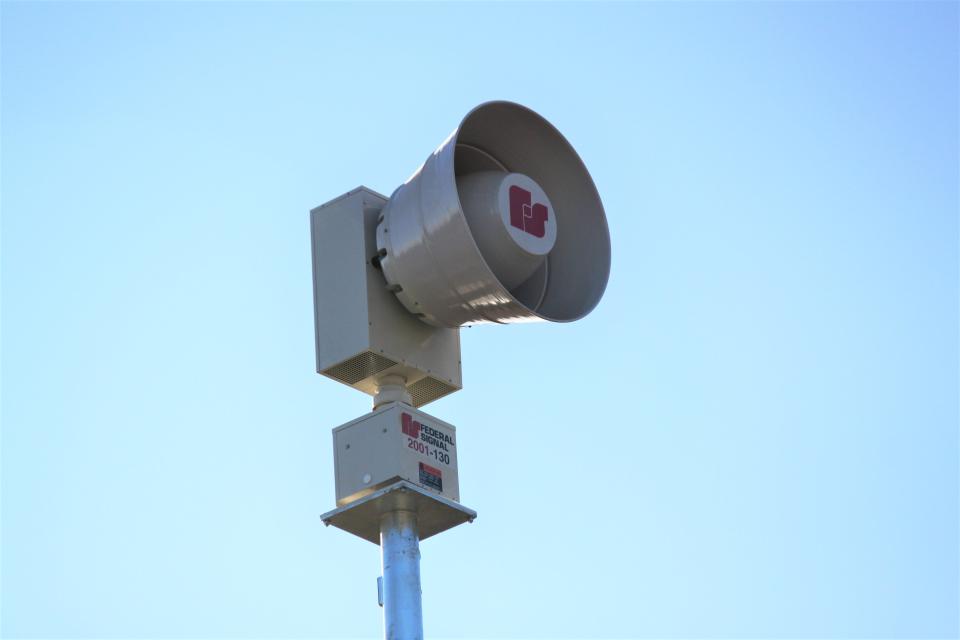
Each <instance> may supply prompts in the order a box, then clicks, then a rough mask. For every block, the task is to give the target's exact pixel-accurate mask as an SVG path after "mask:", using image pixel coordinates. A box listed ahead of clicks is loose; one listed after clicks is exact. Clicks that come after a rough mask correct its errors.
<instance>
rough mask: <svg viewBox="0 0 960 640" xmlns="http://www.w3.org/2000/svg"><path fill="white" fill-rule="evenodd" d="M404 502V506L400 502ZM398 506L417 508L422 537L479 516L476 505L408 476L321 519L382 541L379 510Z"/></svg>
mask: <svg viewBox="0 0 960 640" xmlns="http://www.w3.org/2000/svg"><path fill="white" fill-rule="evenodd" d="M401 504H402V505H403V506H402V507H401V506H399V505H401ZM397 508H403V509H410V510H412V511H416V512H417V529H418V530H419V532H420V539H421V540H426V539H427V538H429V537H430V536H432V535H436V534H438V533H442V532H444V531H446V530H447V529H452V528H453V527H455V526H457V525H458V524H463V523H464V522H473V521H474V519H475V518H476V517H477V512H476V511H474V510H473V509H468V508H466V507H464V506H462V505H460V504H457V503H456V502H454V501H452V500H448V499H446V498H444V497H442V496H439V495H436V494H433V493H430V492H428V491H427V490H425V489H421V488H420V487H418V486H416V485H414V484H411V483H409V482H407V481H406V480H400V481H399V482H395V483H394V484H391V485H389V486H386V487H384V488H383V489H379V490H377V491H375V492H373V493H371V494H370V495H368V496H364V497H363V498H360V499H359V500H357V501H356V502H351V503H350V504H348V505H346V506H343V507H340V508H339V509H334V510H333V511H329V512H327V513H325V514H323V515H322V516H320V519H321V520H323V524H325V525H327V526H330V525H333V526H335V527H337V528H338V529H343V530H344V531H346V532H347V533H352V534H353V535H355V536H359V537H361V538H363V539H364V540H369V541H370V542H372V543H374V544H376V545H379V544H380V514H381V513H384V512H386V511H392V510H395V509H397Z"/></svg>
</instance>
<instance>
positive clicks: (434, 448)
mask: <svg viewBox="0 0 960 640" xmlns="http://www.w3.org/2000/svg"><path fill="white" fill-rule="evenodd" d="M400 431H401V433H402V434H403V435H404V436H405V437H406V441H407V448H408V449H412V450H413V451H415V452H416V453H418V454H419V455H421V456H423V457H424V458H426V459H428V460H429V461H430V464H425V463H423V462H421V463H420V483H421V484H423V485H424V486H426V487H431V488H434V489H437V490H442V489H440V487H441V486H442V485H443V481H442V480H441V473H440V471H439V470H438V469H437V468H436V467H434V466H432V465H433V464H440V465H446V466H449V465H450V462H451V460H452V457H451V456H452V454H453V452H454V451H455V450H456V446H457V443H456V442H455V441H454V439H453V437H452V436H451V435H450V434H449V433H447V432H446V431H442V430H440V429H436V428H434V427H431V426H430V425H428V424H423V423H422V422H420V421H419V420H415V419H414V418H413V416H412V415H410V414H409V413H401V414H400ZM434 472H435V473H434ZM424 478H426V480H424Z"/></svg>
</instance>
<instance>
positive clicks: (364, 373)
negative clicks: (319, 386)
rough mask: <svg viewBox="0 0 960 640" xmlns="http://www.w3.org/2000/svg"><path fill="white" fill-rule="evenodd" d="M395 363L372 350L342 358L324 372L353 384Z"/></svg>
mask: <svg viewBox="0 0 960 640" xmlns="http://www.w3.org/2000/svg"><path fill="white" fill-rule="evenodd" d="M395 364H397V363H396V362H394V361H393V360H391V359H390V358H385V357H383V356H381V355H379V354H376V353H373V352H372V351H366V352H364V353H361V354H360V355H357V356H354V357H352V358H350V359H349V360H344V361H343V362H341V363H340V364H338V365H334V366H332V367H330V368H329V369H327V370H326V371H324V373H325V374H327V375H328V376H330V377H331V378H336V379H337V380H339V381H340V382H345V383H346V384H350V385H353V384H356V383H358V382H360V381H361V380H363V379H364V378H369V377H370V376H375V375H377V374H378V373H380V372H381V371H383V370H385V369H389V368H390V367H392V366H393V365H395ZM418 384H419V383H418Z"/></svg>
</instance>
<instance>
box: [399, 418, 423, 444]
mask: <svg viewBox="0 0 960 640" xmlns="http://www.w3.org/2000/svg"><path fill="white" fill-rule="evenodd" d="M400 430H401V431H403V433H404V434H406V435H408V436H410V437H411V438H413V439H414V440H416V439H417V438H419V437H420V423H419V422H417V421H416V420H414V419H413V417H412V416H411V415H410V414H409V413H401V414H400Z"/></svg>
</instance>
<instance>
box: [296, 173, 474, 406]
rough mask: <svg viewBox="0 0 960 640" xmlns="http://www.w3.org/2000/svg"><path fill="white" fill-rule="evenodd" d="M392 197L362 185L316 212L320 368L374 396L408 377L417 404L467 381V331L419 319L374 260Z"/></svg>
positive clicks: (312, 223)
mask: <svg viewBox="0 0 960 640" xmlns="http://www.w3.org/2000/svg"><path fill="white" fill-rule="evenodd" d="M386 201H387V199H386V198H384V197H383V196H382V195H380V194H378V193H376V192H374V191H371V190H370V189H367V188H366V187H358V188H357V189H354V190H353V191H350V192H349V193H346V194H344V195H342V196H340V197H338V198H335V199H334V200H331V201H330V202H327V203H326V204H324V205H321V206H319V207H317V208H315V209H314V210H313V211H311V213H310V235H311V243H312V244H311V248H312V256H313V290H314V320H315V331H316V348H317V372H318V373H322V374H323V375H326V376H327V377H330V378H333V379H334V380H337V381H338V382H342V383H344V384H346V385H349V386H352V387H353V388H355V389H359V390H360V391H363V392H364V393H368V394H370V395H374V394H375V393H376V392H377V387H378V380H380V379H381V378H383V377H385V376H388V375H393V374H396V375H399V376H401V377H402V378H404V379H405V381H406V385H407V391H408V392H409V393H410V396H411V398H412V402H413V404H414V405H415V406H421V405H423V404H426V403H428V402H430V401H432V400H436V399H437V398H440V397H442V396H444V395H447V394H449V393H452V392H453V391H457V390H459V389H460V388H461V387H462V383H461V370H460V333H459V330H457V329H438V328H435V327H430V326H427V325H425V324H424V323H422V322H420V321H418V320H417V319H416V317H414V316H412V315H410V313H409V312H408V311H407V310H406V309H404V307H403V305H401V304H400V303H399V302H398V300H397V298H396V297H395V296H394V295H393V294H392V293H391V292H390V291H388V290H387V288H386V286H387V285H386V282H385V281H384V278H383V274H382V273H381V272H380V271H379V270H378V269H377V268H376V267H375V266H374V262H372V258H374V256H376V253H377V247H376V226H377V220H378V218H379V215H380V212H381V209H382V208H383V206H384V204H385V203H386Z"/></svg>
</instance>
